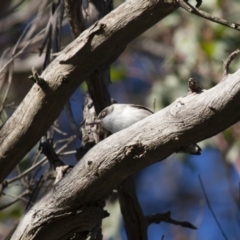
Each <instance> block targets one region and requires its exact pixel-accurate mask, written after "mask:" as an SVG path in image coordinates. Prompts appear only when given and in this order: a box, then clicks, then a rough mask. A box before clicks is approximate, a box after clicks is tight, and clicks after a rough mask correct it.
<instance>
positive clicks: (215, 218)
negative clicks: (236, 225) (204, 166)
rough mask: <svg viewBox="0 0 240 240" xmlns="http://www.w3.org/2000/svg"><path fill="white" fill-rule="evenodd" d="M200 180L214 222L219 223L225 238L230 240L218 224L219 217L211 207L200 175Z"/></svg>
mask: <svg viewBox="0 0 240 240" xmlns="http://www.w3.org/2000/svg"><path fill="white" fill-rule="evenodd" d="M198 179H199V182H200V184H201V188H202V190H203V194H204V197H205V199H206V202H207V205H208V208H209V210H210V212H211V213H212V215H213V218H214V220H215V221H216V223H217V225H218V228H219V229H220V231H221V233H222V235H223V237H224V238H225V239H226V240H228V238H227V236H226V235H225V233H224V231H223V229H222V227H221V225H220V223H219V222H218V220H217V217H216V215H215V213H214V211H213V209H212V207H211V205H210V202H209V200H208V197H207V194H206V191H205V189H204V186H203V183H202V179H201V177H200V175H198Z"/></svg>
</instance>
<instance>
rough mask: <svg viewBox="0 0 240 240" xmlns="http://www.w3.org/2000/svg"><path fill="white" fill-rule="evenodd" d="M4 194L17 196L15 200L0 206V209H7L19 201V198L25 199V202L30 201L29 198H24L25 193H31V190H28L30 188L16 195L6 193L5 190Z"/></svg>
mask: <svg viewBox="0 0 240 240" xmlns="http://www.w3.org/2000/svg"><path fill="white" fill-rule="evenodd" d="M2 194H3V195H5V196H8V197H12V198H15V200H13V201H12V202H10V203H6V204H4V205H2V206H0V210H3V209H5V208H7V207H9V206H11V205H12V204H14V203H15V202H17V201H18V200H22V201H24V202H28V200H27V199H26V198H24V196H25V195H27V194H29V191H28V190H26V191H24V192H23V193H22V194H21V195H20V196H14V195H12V194H9V193H4V192H3V193H2Z"/></svg>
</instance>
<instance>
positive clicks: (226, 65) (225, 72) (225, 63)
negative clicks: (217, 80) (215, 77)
mask: <svg viewBox="0 0 240 240" xmlns="http://www.w3.org/2000/svg"><path fill="white" fill-rule="evenodd" d="M239 52H240V50H239V49H237V50H235V51H234V52H232V53H231V54H230V55H229V57H228V58H227V59H226V60H225V61H223V77H226V76H227V75H228V70H229V66H230V64H231V63H232V61H233V60H234V59H235V58H236V56H237V55H238V54H239Z"/></svg>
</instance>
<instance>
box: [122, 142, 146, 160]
mask: <svg viewBox="0 0 240 240" xmlns="http://www.w3.org/2000/svg"><path fill="white" fill-rule="evenodd" d="M123 154H124V155H125V156H127V157H131V158H133V159H136V158H141V157H144V156H145V154H146V149H145V146H144V145H143V144H141V143H140V142H138V143H137V144H133V145H128V146H126V147H124V150H123Z"/></svg>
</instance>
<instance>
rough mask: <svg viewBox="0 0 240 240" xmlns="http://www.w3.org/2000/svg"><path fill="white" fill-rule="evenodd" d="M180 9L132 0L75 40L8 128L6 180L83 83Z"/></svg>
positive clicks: (2, 144)
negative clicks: (145, 32)
mask: <svg viewBox="0 0 240 240" xmlns="http://www.w3.org/2000/svg"><path fill="white" fill-rule="evenodd" d="M177 8H178V6H177V5H176V4H175V1H173V0H172V1H171V0H168V1H165V0H154V1H149V0H134V1H127V2H125V3H124V4H122V5H121V6H119V7H118V8H117V9H116V10H114V11H112V12H111V13H110V14H108V15H107V16H106V17H104V18H103V19H102V20H101V21H99V22H98V23H96V24H94V25H93V26H92V27H90V28H89V29H88V30H86V31H84V32H83V33H82V34H81V35H80V36H79V37H78V38H77V39H76V40H75V41H73V42H72V43H71V44H69V46H67V47H66V48H65V49H64V50H63V51H62V52H61V53H60V56H59V57H57V58H56V59H55V60H54V61H53V62H52V63H51V64H50V65H49V66H48V67H47V69H46V70H45V71H44V72H43V73H42V75H41V78H42V79H44V80H45V82H46V84H45V85H44V87H40V86H39V85H37V84H34V85H33V87H32V89H31V90H30V91H29V93H28V94H27V96H26V97H25V99H24V100H23V101H22V103H21V104H20V106H19V107H18V109H17V110H16V111H15V112H14V114H13V115H12V117H11V118H10V119H9V120H8V121H7V122H6V124H5V125H4V126H3V127H2V129H1V132H0V182H2V181H3V180H4V179H5V178H6V177H7V175H8V174H9V173H10V172H11V171H12V170H13V168H14V167H15V165H16V164H17V163H18V162H19V161H20V160H21V159H22V158H23V157H24V156H25V154H26V153H27V152H28V151H29V150H30V149H31V148H32V147H33V146H34V145H35V144H36V143H37V141H38V140H39V139H40V137H41V136H42V134H43V133H44V132H46V131H47V129H48V128H49V127H50V125H51V124H52V123H53V121H54V120H55V119H56V118H57V117H58V115H59V113H60V112H61V110H62V109H63V106H64V104H65V103H66V101H67V99H69V97H70V96H71V94H72V93H73V92H74V90H75V89H76V88H77V87H78V85H79V84H80V83H82V82H83V81H84V80H85V79H86V78H87V77H88V76H89V75H90V74H91V73H92V72H94V71H96V70H97V71H98V70H102V69H104V68H105V67H106V66H108V65H109V64H110V63H111V62H112V61H113V60H114V59H115V58H116V57H117V56H118V54H119V53H120V52H121V51H122V49H123V48H124V47H125V46H126V45H127V44H128V43H129V42H130V41H131V40H133V39H134V38H135V37H137V36H138V35H139V34H141V33H142V32H144V31H145V30H147V29H148V28H149V27H151V26H152V25H154V24H155V23H157V22H158V21H160V20H161V19H163V18H164V17H166V16H167V15H169V14H170V13H172V12H173V11H174V10H176V9H177ZM42 119H44V121H42Z"/></svg>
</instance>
